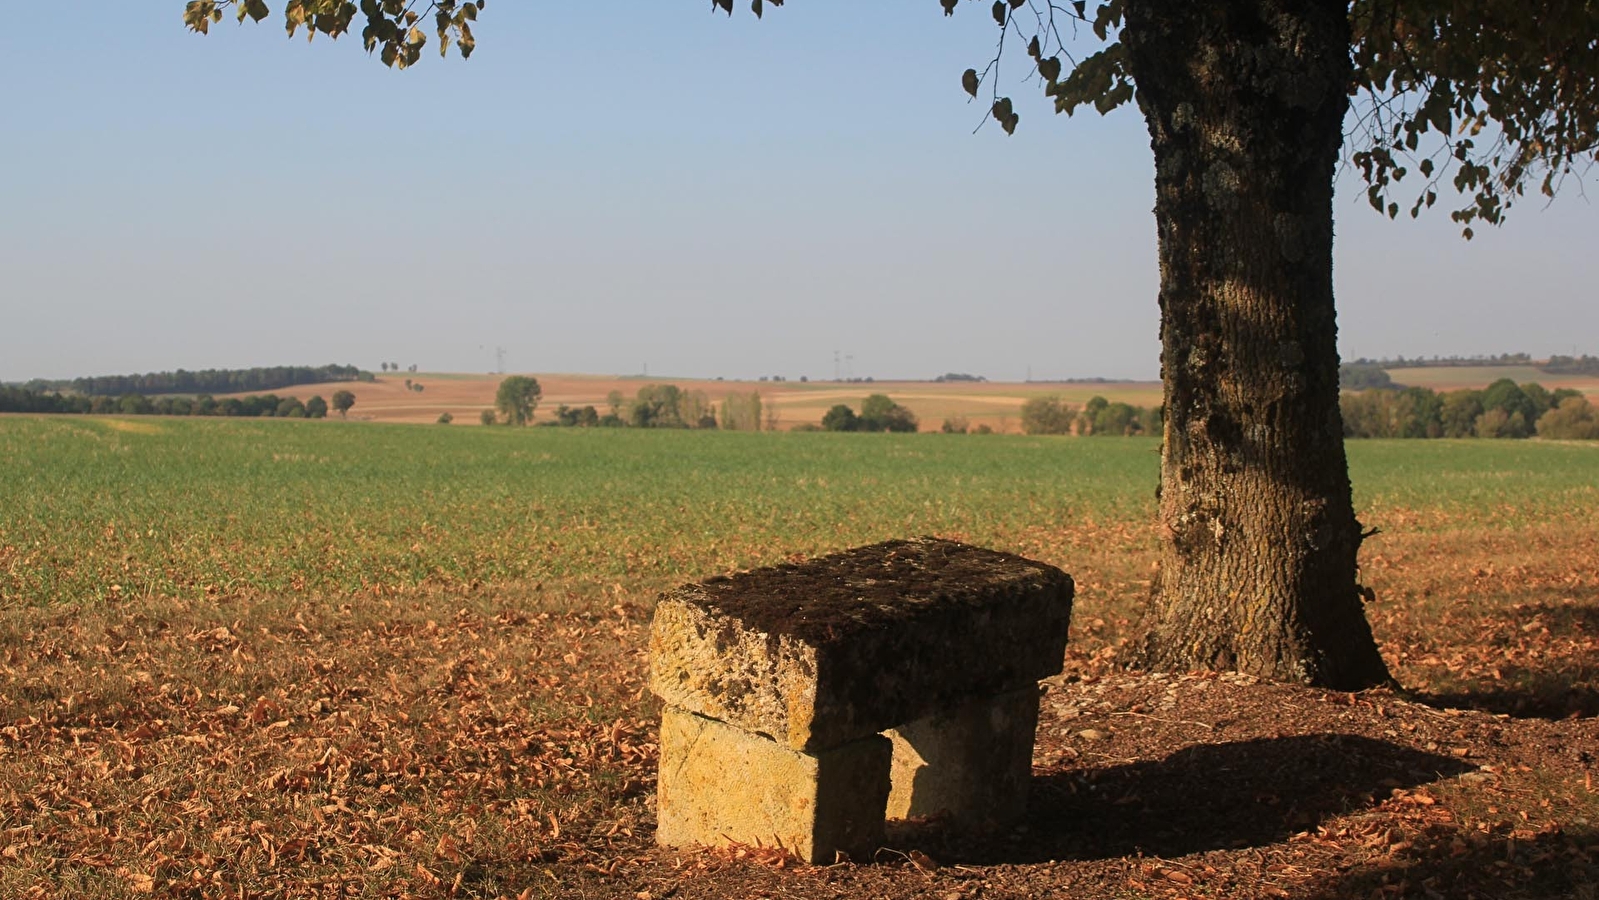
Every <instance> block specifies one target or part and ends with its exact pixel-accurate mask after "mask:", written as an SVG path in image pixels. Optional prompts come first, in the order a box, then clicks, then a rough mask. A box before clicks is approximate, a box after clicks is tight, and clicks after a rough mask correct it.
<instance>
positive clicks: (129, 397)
mask: <svg viewBox="0 0 1599 900" xmlns="http://www.w3.org/2000/svg"><path fill="white" fill-rule="evenodd" d="M117 411H118V412H120V413H122V414H123V415H128V416H143V415H148V414H149V413H150V398H149V397H146V396H144V395H143V394H123V395H122V397H121V399H119V400H118V401H117Z"/></svg>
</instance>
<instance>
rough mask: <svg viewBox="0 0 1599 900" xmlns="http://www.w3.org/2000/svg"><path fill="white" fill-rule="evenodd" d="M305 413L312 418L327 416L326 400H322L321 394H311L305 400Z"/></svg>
mask: <svg viewBox="0 0 1599 900" xmlns="http://www.w3.org/2000/svg"><path fill="white" fill-rule="evenodd" d="M305 414H306V417H307V418H312V419H324V418H327V415H328V401H326V400H323V399H322V395H321V394H312V395H311V399H309V400H307V401H305Z"/></svg>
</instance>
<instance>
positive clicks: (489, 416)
mask: <svg viewBox="0 0 1599 900" xmlns="http://www.w3.org/2000/svg"><path fill="white" fill-rule="evenodd" d="M477 420H478V421H479V422H481V423H482V424H484V425H493V424H494V421H495V417H494V410H492V409H485V410H483V411H482V412H480V413H478V414H477Z"/></svg>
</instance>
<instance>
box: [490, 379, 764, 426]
mask: <svg viewBox="0 0 1599 900" xmlns="http://www.w3.org/2000/svg"><path fill="white" fill-rule="evenodd" d="M542 396H543V391H542V389H541V388H540V386H539V383H538V379H536V378H533V377H531V376H526V375H512V376H510V377H508V378H506V379H504V380H503V381H501V382H500V387H499V390H498V392H497V393H496V396H495V408H494V409H493V410H484V411H483V412H482V415H481V420H482V422H483V424H485V425H493V424H507V425H528V424H533V413H534V411H535V410H536V409H537V407H538V401H539V399H540V398H541V397H542ZM777 422H778V416H777V409H776V407H773V406H769V405H764V404H763V403H762V402H761V395H760V392H758V391H749V392H748V393H740V392H736V391H735V392H732V393H729V394H728V395H727V396H726V397H724V398H723V400H722V403H721V405H720V408H718V406H717V404H716V403H713V402H712V401H711V400H710V398H709V397H708V396H706V394H705V392H704V391H697V390H695V391H685V390H683V389H682V388H680V387H678V386H677V385H675V384H646V385H644V386H642V387H640V388H639V389H638V392H637V393H636V394H634V396H633V397H632V398H628V397H627V396H626V395H625V394H623V393H622V392H621V391H611V392H610V394H609V395H607V397H606V412H604V413H601V412H600V411H599V410H598V409H597V408H595V407H594V406H592V405H586V406H577V407H574V406H568V405H566V404H564V403H563V404H561V405H560V406H558V407H556V409H555V415H554V417H553V418H551V419H548V420H545V421H542V422H539V423H537V424H538V425H540V426H544V427H554V428H721V429H725V430H729V431H761V430H763V429H764V430H768V431H769V430H773V429H775V428H776V427H777Z"/></svg>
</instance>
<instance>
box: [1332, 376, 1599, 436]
mask: <svg viewBox="0 0 1599 900" xmlns="http://www.w3.org/2000/svg"><path fill="white" fill-rule="evenodd" d="M1340 405H1341V407H1342V410H1343V419H1344V436H1345V437H1357V438H1466V437H1480V438H1526V437H1532V436H1533V435H1534V434H1536V435H1538V436H1539V437H1544V438H1551V439H1554V440H1592V439H1599V415H1596V413H1595V410H1594V408H1593V406H1592V404H1590V403H1589V402H1588V400H1587V398H1585V397H1584V396H1583V395H1582V394H1581V393H1580V392H1578V391H1574V390H1571V389H1570V388H1559V389H1557V390H1554V391H1550V390H1547V389H1545V388H1544V386H1543V385H1541V384H1538V383H1536V382H1528V383H1526V384H1519V385H1518V384H1516V382H1514V381H1512V380H1511V379H1509V378H1501V379H1499V380H1498V381H1495V382H1494V383H1493V384H1490V385H1488V386H1487V387H1486V388H1483V389H1482V390H1470V389H1466V390H1457V391H1445V392H1443V393H1439V392H1437V391H1434V390H1432V389H1431V388H1425V387H1408V388H1402V389H1398V390H1381V389H1378V390H1366V391H1361V392H1359V393H1346V394H1344V395H1343V397H1342V399H1341V401H1340Z"/></svg>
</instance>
